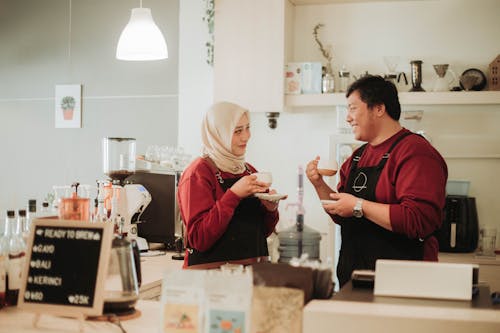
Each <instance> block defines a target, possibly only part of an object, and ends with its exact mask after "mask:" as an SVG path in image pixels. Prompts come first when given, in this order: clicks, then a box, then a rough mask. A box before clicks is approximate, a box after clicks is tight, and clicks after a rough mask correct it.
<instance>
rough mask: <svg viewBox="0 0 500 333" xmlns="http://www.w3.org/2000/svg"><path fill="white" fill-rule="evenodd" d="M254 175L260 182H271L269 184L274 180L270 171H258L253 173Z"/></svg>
mask: <svg viewBox="0 0 500 333" xmlns="http://www.w3.org/2000/svg"><path fill="white" fill-rule="evenodd" d="M252 175H254V176H256V177H257V181H259V182H263V183H269V184H271V183H272V182H273V174H272V173H270V172H256V173H253V174H252Z"/></svg>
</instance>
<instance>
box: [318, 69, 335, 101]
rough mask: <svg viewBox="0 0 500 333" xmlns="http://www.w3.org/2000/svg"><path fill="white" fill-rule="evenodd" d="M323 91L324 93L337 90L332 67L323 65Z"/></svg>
mask: <svg viewBox="0 0 500 333" xmlns="http://www.w3.org/2000/svg"><path fill="white" fill-rule="evenodd" d="M321 92H322V93H323V94H332V93H334V92H335V79H334V77H333V73H332V67H331V66H327V67H324V66H323V78H322V81H321Z"/></svg>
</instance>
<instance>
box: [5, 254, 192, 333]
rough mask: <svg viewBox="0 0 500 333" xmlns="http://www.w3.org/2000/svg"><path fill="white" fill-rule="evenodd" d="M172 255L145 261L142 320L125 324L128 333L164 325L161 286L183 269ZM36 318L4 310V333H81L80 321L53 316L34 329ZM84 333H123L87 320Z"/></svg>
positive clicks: (42, 319) (15, 309)
mask: <svg viewBox="0 0 500 333" xmlns="http://www.w3.org/2000/svg"><path fill="white" fill-rule="evenodd" d="M172 254H173V253H172V252H167V253H166V254H164V255H161V256H154V257H141V272H142V284H141V287H140V289H139V297H140V300H139V301H138V302H137V305H136V308H137V309H139V310H140V311H141V316H139V317H138V318H136V319H133V320H126V321H123V322H122V325H123V327H124V328H125V330H126V331H127V333H134V332H138V333H139V332H141V333H142V332H157V331H158V324H159V322H160V303H159V302H157V301H152V300H158V299H159V298H160V295H161V283H162V279H163V276H164V275H165V273H166V272H168V271H170V270H174V269H181V268H182V264H183V261H182V260H172ZM34 318H35V314H34V313H32V312H28V311H22V310H20V309H19V308H18V307H6V308H3V309H1V310H0V332H1V333H3V332H16V333H18V332H19V333H24V332H26V333H28V332H37V333H40V332H61V333H64V332H73V333H74V332H78V331H79V324H78V321H77V320H76V319H72V318H62V317H57V316H53V315H43V314H42V316H41V317H40V322H39V324H38V327H33V320H34ZM83 329H84V333H92V332H120V329H119V328H118V327H117V326H116V325H115V324H112V323H109V322H102V321H92V320H86V321H84V323H83Z"/></svg>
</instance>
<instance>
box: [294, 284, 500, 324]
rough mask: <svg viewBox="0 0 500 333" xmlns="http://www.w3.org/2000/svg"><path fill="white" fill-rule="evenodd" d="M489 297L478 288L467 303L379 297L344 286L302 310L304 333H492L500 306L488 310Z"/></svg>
mask: <svg viewBox="0 0 500 333" xmlns="http://www.w3.org/2000/svg"><path fill="white" fill-rule="evenodd" d="M489 296H490V293H489V288H488V287H486V286H483V287H480V293H479V295H478V296H476V297H475V298H474V299H473V300H472V301H446V300H428V299H411V298H399V297H383V296H374V295H373V290H371V289H356V288H352V285H351V284H350V283H348V284H346V285H345V286H344V287H343V288H342V289H341V291H340V292H339V293H338V294H337V295H335V296H334V297H333V299H332V300H313V301H311V302H309V304H307V305H306V307H305V308H304V313H303V314H304V319H303V320H304V326H303V332H305V333H307V332H315V333H322V332H325V333H327V332H328V333H330V332H332V330H333V329H335V331H338V332H342V333H349V332H356V333H358V332H371V333H378V332H380V333H396V332H398V333H399V332H405V333H422V332H426V333H431V332H436V333H438V332H439V333H442V332H453V333H469V332H491V333H493V332H496V333H497V332H500V305H496V306H492V305H491V299H490V297H489Z"/></svg>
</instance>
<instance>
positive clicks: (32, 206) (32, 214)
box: [26, 199, 37, 232]
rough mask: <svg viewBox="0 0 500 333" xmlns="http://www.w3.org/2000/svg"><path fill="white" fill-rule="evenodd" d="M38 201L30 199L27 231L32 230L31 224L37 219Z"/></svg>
mask: <svg viewBox="0 0 500 333" xmlns="http://www.w3.org/2000/svg"><path fill="white" fill-rule="evenodd" d="M36 214H37V212H36V199H30V200H28V215H27V216H26V224H27V230H28V232H29V230H31V224H32V223H33V220H34V219H35V218H36V216H37V215H36Z"/></svg>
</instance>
